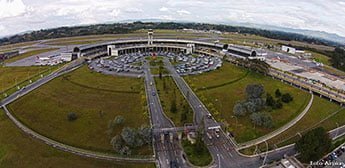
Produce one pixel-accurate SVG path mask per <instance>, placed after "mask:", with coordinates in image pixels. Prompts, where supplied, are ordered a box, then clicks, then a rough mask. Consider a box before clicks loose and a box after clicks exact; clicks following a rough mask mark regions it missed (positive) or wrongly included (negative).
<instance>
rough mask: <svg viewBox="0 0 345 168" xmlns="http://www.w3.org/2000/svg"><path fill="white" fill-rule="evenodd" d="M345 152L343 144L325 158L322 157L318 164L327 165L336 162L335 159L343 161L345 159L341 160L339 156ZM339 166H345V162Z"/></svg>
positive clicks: (343, 167)
mask: <svg viewBox="0 0 345 168" xmlns="http://www.w3.org/2000/svg"><path fill="white" fill-rule="evenodd" d="M344 152H345V146H341V147H340V148H338V149H337V150H335V151H333V152H332V153H330V154H329V155H327V156H326V157H325V158H323V159H321V160H320V161H319V163H318V164H319V165H323V166H327V165H331V163H332V162H335V161H337V162H343V160H340V159H338V158H339V157H340V156H342V155H343V153H344ZM339 164H340V163H339ZM323 166H319V167H323ZM337 167H340V168H345V165H344V163H342V164H341V165H339V166H337Z"/></svg>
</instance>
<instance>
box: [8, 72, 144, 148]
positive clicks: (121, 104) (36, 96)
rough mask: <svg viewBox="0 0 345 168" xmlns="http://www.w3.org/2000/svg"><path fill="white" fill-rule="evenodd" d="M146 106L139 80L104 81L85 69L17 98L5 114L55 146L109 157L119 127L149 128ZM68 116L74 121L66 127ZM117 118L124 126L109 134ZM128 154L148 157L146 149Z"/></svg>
mask: <svg viewBox="0 0 345 168" xmlns="http://www.w3.org/2000/svg"><path fill="white" fill-rule="evenodd" d="M145 100H146V99H145V95H144V91H143V85H142V80H141V79H136V78H135V79H134V78H125V77H113V76H106V75H102V74H99V73H96V72H93V71H90V70H89V69H88V68H87V67H86V66H84V67H82V68H80V69H78V70H76V71H74V72H71V73H69V74H66V75H64V76H62V77H59V78H57V79H54V80H53V81H51V82H49V83H48V84H46V85H44V86H42V87H41V88H39V89H37V90H35V91H33V92H31V93H29V94H28V95H26V96H24V97H22V98H20V99H19V100H18V101H16V102H14V103H12V104H11V105H10V106H9V108H10V109H11V110H12V111H13V113H14V114H15V116H16V117H17V118H18V119H19V120H21V121H22V122H23V123H24V124H26V125H27V126H28V127H30V128H32V129H33V130H35V131H37V132H39V133H40V134H43V135H45V136H47V137H50V138H52V139H54V140H57V141H60V142H63V143H66V144H68V145H72V146H76V147H81V148H85V149H90V150H97V151H105V152H112V146H111V145H110V140H111V138H112V137H113V136H114V135H116V134H120V132H121V130H122V128H123V127H133V128H137V127H140V126H141V125H143V124H146V125H148V124H149V123H148V116H147V111H146V108H144V104H145ZM145 106H146V104H145ZM144 109H145V110H144ZM70 112H74V113H76V114H77V116H78V119H77V120H75V121H72V122H71V121H68V120H67V114H68V113H70ZM117 115H122V116H123V117H124V118H125V122H124V124H123V125H119V126H116V127H115V129H114V130H113V131H112V133H109V131H108V123H109V122H110V121H112V120H114V118H115V116H117ZM132 154H133V155H147V154H151V148H150V147H149V146H145V147H143V148H140V149H138V150H137V151H133V150H132Z"/></svg>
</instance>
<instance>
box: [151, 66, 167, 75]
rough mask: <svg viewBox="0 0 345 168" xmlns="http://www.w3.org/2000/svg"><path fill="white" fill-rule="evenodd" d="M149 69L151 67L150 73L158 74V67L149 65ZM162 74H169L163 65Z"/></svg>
mask: <svg viewBox="0 0 345 168" xmlns="http://www.w3.org/2000/svg"><path fill="white" fill-rule="evenodd" d="M150 69H151V73H152V74H153V75H159V68H158V67H151V68H150ZM162 74H169V71H168V70H167V69H166V68H165V67H163V69H162Z"/></svg>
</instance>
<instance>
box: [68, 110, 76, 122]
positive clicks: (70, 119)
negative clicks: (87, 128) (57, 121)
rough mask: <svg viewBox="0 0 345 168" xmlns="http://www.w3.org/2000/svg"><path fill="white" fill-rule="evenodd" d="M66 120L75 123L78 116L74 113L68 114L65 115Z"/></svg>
mask: <svg viewBox="0 0 345 168" xmlns="http://www.w3.org/2000/svg"><path fill="white" fill-rule="evenodd" d="M67 119H68V121H75V120H76V119H78V116H77V114H76V113H74V112H70V113H68V114H67Z"/></svg>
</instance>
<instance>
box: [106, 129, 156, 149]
mask: <svg viewBox="0 0 345 168" xmlns="http://www.w3.org/2000/svg"><path fill="white" fill-rule="evenodd" d="M110 143H111V145H112V146H113V149H114V150H115V151H116V152H117V153H119V154H121V155H131V149H133V148H138V147H141V146H143V145H146V144H151V143H152V130H151V128H150V127H147V126H141V127H140V128H139V129H133V128H129V127H125V128H123V129H122V132H121V134H120V135H116V136H114V137H113V138H112V139H111V141H110Z"/></svg>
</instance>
